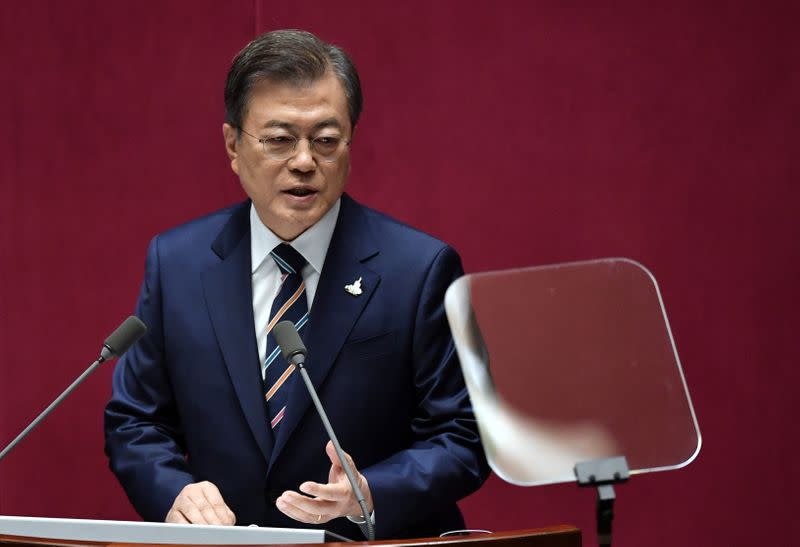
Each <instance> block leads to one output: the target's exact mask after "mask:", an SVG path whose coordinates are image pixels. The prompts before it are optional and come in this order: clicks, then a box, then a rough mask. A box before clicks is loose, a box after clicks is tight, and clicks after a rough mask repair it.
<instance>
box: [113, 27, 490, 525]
mask: <svg viewBox="0 0 800 547" xmlns="http://www.w3.org/2000/svg"><path fill="white" fill-rule="evenodd" d="M225 105H226V121H225V124H224V125H223V134H224V138H225V147H226V151H227V154H228V157H229V159H230V162H231V168H232V169H233V171H234V172H235V173H236V174H237V175H238V176H239V179H240V181H241V184H242V187H243V188H244V190H245V192H246V193H247V195H248V196H249V198H250V199H248V200H247V201H246V202H244V203H242V204H240V205H237V206H233V207H230V208H228V209H224V210H222V211H219V212H216V213H213V214H211V215H209V216H206V217H204V218H201V219H198V220H195V221H193V222H190V223H188V224H186V225H183V226H180V227H178V228H175V229H173V230H170V231H168V232H166V233H164V234H161V235H159V236H157V237H156V238H154V239H153V241H152V242H151V244H150V247H149V250H148V255H147V263H146V271H145V279H144V283H143V285H142V291H141V294H140V296H139V301H138V305H137V315H139V317H140V318H141V319H142V320H143V321H144V322H145V323H146V324H147V325H148V327H149V330H148V333H147V335H146V336H145V338H143V339H142V340H141V341H140V342H139V343H138V344H137V345H136V346H134V348H132V349H131V350H130V351H129V352H128V353H127V354H126V356H125V357H124V358H123V359H121V360H120V362H119V364H118V365H117V368H116V369H115V372H114V381H113V395H112V399H111V401H110V402H109V404H108V406H107V408H106V414H105V423H106V426H105V429H106V452H107V454H108V456H109V459H110V466H111V468H112V470H113V471H114V473H115V474H116V475H117V477H118V478H119V480H120V482H121V483H122V485H123V487H124V489H125V491H126V492H127V494H128V496H129V498H130V500H131V501H132V503H133V504H134V506H135V507H136V509H137V511H138V512H139V513H140V514H141V515H142V517H143V518H145V519H147V520H166V521H168V522H183V523H186V522H191V523H204V524H233V523H234V522H235V523H237V524H244V525H248V524H259V525H262V526H263V525H268V526H285V527H291V526H297V525H298V523H303V525H306V526H321V527H324V528H326V529H329V530H332V531H335V532H338V533H340V534H342V535H345V536H349V537H357V535H358V533H359V530H358V528H357V525H356V522H357V519H358V518H359V516H360V515H361V511H360V509H359V506H358V504H357V502H356V500H355V497H354V494H353V492H352V488H351V487H350V484H349V483H348V481H347V479H346V477H345V475H344V473H343V471H342V467H341V462H340V461H339V459H338V458H337V457H336V454H335V452H334V451H333V449H332V446H331V445H330V443H329V442H327V435H326V433H325V430H324V429H323V426H322V423H321V421H320V419H319V417H318V416H317V414H316V412H315V410H314V408H313V407H312V405H311V404H310V397H309V395H308V393H307V391H306V388H305V385H304V383H303V382H302V381H301V378H299V377H298V374H296V373H294V371H293V368H292V367H288V366H287V364H286V363H282V362H281V361H282V359H280V357H277V358H276V357H275V356H276V355H277V350H276V349H275V341H274V339H273V337H272V335H271V334H270V332H271V328H272V326H273V325H274V323H275V322H277V320H278V319H279V318H280V317H281V314H285V317H288V316H289V314H290V313H292V310H295V311H297V310H299V312H298V316H297V317H298V319H296V320H294V319H293V321H295V322H296V325H297V327H298V330H299V332H300V334H301V336H302V338H303V340H304V343H305V344H306V346H307V348H308V352H309V356H308V359H307V362H306V366H307V370H308V372H309V374H310V377H311V379H312V382H313V384H314V385H315V387H316V388H317V390H318V392H319V396H320V399H321V400H322V403H323V405H324V406H325V408H326V410H327V412H328V415H329V418H330V420H331V423H332V425H333V427H334V430H335V431H336V432H337V435H338V436H339V439H340V441H341V444H342V446H343V447H344V449H345V450H346V451H347V452H348V455H347V458H349V459H350V460H351V461H352V462H353V463H354V466H355V468H356V469H357V472H356V475H357V480H358V482H359V484H360V487H361V489H362V490H363V491H364V493H365V497H366V501H367V505H368V510H369V511H370V513H371V514H370V515H369V518H371V519H372V520H373V522H374V523H375V528H376V535H377V537H379V538H381V537H383V538H387V537H413V536H417V537H419V536H425V535H432V534H437V533H440V532H442V531H445V530H448V529H456V528H461V527H463V524H464V523H463V519H462V517H461V514H460V512H459V510H458V508H457V506H456V501H457V500H458V499H460V498H462V497H464V496H466V495H468V494H469V493H471V492H473V491H474V490H476V489H477V488H478V487H479V486H480V484H481V483H482V481H483V480H484V479H485V478H486V475H487V472H488V471H487V466H486V462H485V459H484V457H483V453H482V449H481V446H480V441H479V438H478V434H477V428H476V424H475V421H474V417H473V415H472V411H471V406H470V403H469V399H468V396H467V393H466V390H465V387H464V382H463V378H462V377H461V372H460V370H459V366H458V362H457V357H456V355H455V352H454V349H453V343H452V339H451V337H450V333H449V329H448V326H447V322H446V318H445V314H444V307H443V298H444V292H445V290H446V289H447V287H448V286H449V284H450V283H451V282H452V281H453V280H454V279H456V278H457V277H458V276H459V275H461V273H462V270H461V264H460V260H459V258H458V255H457V254H456V253H455V252H454V251H453V250H452V249H451V248H450V247H448V246H447V245H445V244H443V243H442V242H440V241H437V240H436V239H434V238H432V237H430V236H427V235H425V234H423V233H421V232H419V231H416V230H414V229H412V228H410V227H408V226H405V225H403V224H400V223H398V222H396V221H394V220H391V219H389V218H388V217H386V216H384V215H382V214H380V213H378V212H376V211H373V210H370V209H368V208H366V207H363V206H361V205H359V204H358V203H356V202H355V201H353V200H352V199H351V198H350V197H348V196H347V195H346V194H344V193H343V192H344V187H345V183H346V180H347V176H348V172H349V167H350V164H349V148H350V145H351V142H352V139H353V130H354V128H355V125H356V122H357V120H358V116H359V114H360V111H361V91H360V84H359V80H358V75H357V73H356V70H355V67H354V66H353V64H352V62H351V61H350V59H349V58H348V57H347V56H346V54H344V52H343V51H341V50H340V49H338V48H336V47H335V46H332V45H329V44H325V43H323V42H321V41H319V40H318V39H317V38H316V37H314V36H313V35H311V34H309V33H305V32H300V31H276V32H272V33H267V34H265V35H263V36H261V37H259V38H257V39H256V40H254V41H253V42H251V43H250V44H248V45H247V46H246V47H245V48H244V49H243V50H242V51H241V52H240V53H239V55H238V56H237V57H236V59H235V60H234V62H233V65H232V67H231V69H230V72H229V74H228V80H227V83H226V88H225ZM284 253H289V254H284ZM293 260H296V261H297V262H293ZM292 283H296V285H294V287H296V290H295V288H292V286H291V284H292ZM287 290H288V292H289V293H292V292H293V291H294V292H293V293H292V296H291V297H290V298H288V299H285V300H282V299H284V298H285V296H282V295H284V293H285V292H286V291H287ZM276 367H281V368H276ZM275 371H277V372H278V373H280V375H279V377H277V378H278V380H270V377H271V375H272V374H274V373H275ZM273 378H275V376H273ZM276 400H277V401H278V402H277V403H276ZM265 402H266V404H265ZM342 517H347V518H342Z"/></svg>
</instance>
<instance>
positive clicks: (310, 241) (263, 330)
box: [250, 198, 341, 378]
mask: <svg viewBox="0 0 800 547" xmlns="http://www.w3.org/2000/svg"><path fill="white" fill-rule="evenodd" d="M340 206H341V198H340V199H338V200H336V203H334V204H333V207H331V208H330V210H329V211H328V212H327V213H325V216H323V217H322V218H321V219H319V221H317V223H316V224H314V225H313V226H312V227H311V228H309V229H308V230H306V231H305V232H303V233H302V234H300V235H299V236H297V237H296V238H295V239H294V240H293V241H283V240H282V239H281V238H279V237H278V236H277V235H275V233H274V232H273V231H272V230H270V229H269V228H267V227H266V226H265V225H264V223H263V222H261V218H260V217H259V216H258V213H257V212H256V208H255V206H254V205H252V204H251V205H250V258H251V264H252V270H251V274H252V280H253V319H254V320H255V326H256V340H257V341H258V358H259V361H260V362H261V376H262V378H263V376H264V361H265V360H266V358H267V355H266V353H267V324H268V323H269V315H270V312H271V311H272V302H273V300H275V297H276V296H278V291H280V287H281V271H280V269H279V268H278V265H277V264H275V260H274V259H273V258H272V257H271V256H270V252H272V250H273V249H274V248H275V247H277V246H278V245H280V244H281V243H288V244H289V245H291V246H292V247H294V250H295V251H297V252H298V253H300V254H301V255H303V258H305V259H306V265H305V266H304V267H303V270H302V272H300V274H301V275H302V276H303V281H305V284H306V298H307V299H308V310H309V312H310V311H311V304H312V303H313V302H314V295H315V294H316V292H317V285H318V284H319V276H320V274H321V273H322V267H323V266H324V265H325V256H326V255H327V254H328V245H330V243H331V237H333V229H334V228H335V227H336V220H337V219H338V218H339V208H340Z"/></svg>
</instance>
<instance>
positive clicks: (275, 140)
mask: <svg viewBox="0 0 800 547" xmlns="http://www.w3.org/2000/svg"><path fill="white" fill-rule="evenodd" d="M264 140H265V141H266V142H267V144H276V145H280V144H290V143H292V141H294V138H292V137H288V136H286V135H275V136H274V137H266V138H265V139H264Z"/></svg>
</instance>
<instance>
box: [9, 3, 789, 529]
mask: <svg viewBox="0 0 800 547" xmlns="http://www.w3.org/2000/svg"><path fill="white" fill-rule="evenodd" d="M29 4H30V5H29ZM581 4H583V5H581ZM660 4H661V5H660V6H653V5H651V3H638V2H628V3H627V5H625V6H624V7H621V6H619V5H616V6H615V7H613V8H608V7H603V8H601V7H596V6H595V3H592V2H583V3H580V2H579V3H561V2H463V1H462V2H458V1H446V2H445V1H440V2H420V1H412V2H402V3H400V2H398V3H395V4H377V5H376V4H373V3H347V2H330V1H328V2H318V1H310V0H309V1H306V2H295V3H289V2H274V1H266V0H264V1H255V2H253V1H246V2H245V1H239V2H224V3H223V2H214V1H210V0H209V1H204V2H201V1H192V2H173V3H162V2H158V3H156V2H152V3H137V2H134V3H130V2H128V3H120V2H86V1H82V2H52V3H47V4H42V3H36V4H34V3H25V2H16V3H6V4H4V5H3V7H2V11H1V12H0V14H1V17H0V46H2V48H1V49H0V51H2V67H3V70H2V74H3V84H2V86H1V87H0V109H2V110H1V111H0V112H2V114H1V115H0V119H2V120H3V122H4V123H3V126H4V127H5V130H4V131H3V132H2V137H1V138H2V146H0V226H1V227H2V229H1V230H0V261H1V262H0V276H1V277H0V281H1V283H0V444H5V442H7V441H8V440H10V439H11V438H12V437H13V436H14V435H16V433H17V432H18V431H19V430H20V429H21V428H22V427H23V425H24V424H25V423H27V422H28V421H29V420H30V419H32V418H33V417H34V416H35V415H36V414H37V413H38V412H39V411H40V410H41V409H42V408H43V407H44V406H45V405H46V404H47V403H48V402H49V401H50V400H51V399H52V398H53V397H54V396H55V395H56V394H57V393H59V392H60V391H61V390H62V389H63V388H64V387H65V386H66V385H67V384H68V383H69V382H70V381H71V380H72V378H74V377H75V376H76V375H77V374H78V373H80V372H81V371H82V370H83V368H84V367H85V366H86V365H87V364H88V363H89V361H91V360H92V359H93V358H94V356H95V355H96V352H97V351H98V349H99V348H98V346H99V342H100V341H101V340H102V338H103V337H104V336H105V334H106V333H107V332H109V331H110V330H111V329H112V328H113V327H115V326H116V324H117V323H118V322H119V321H120V320H121V318H122V317H124V316H125V315H126V314H128V313H130V311H131V310H132V308H133V304H134V300H135V297H136V294H137V291H138V285H139V282H140V280H141V275H142V265H143V260H144V252H145V246H146V243H147V241H148V240H149V239H150V238H151V237H152V235H154V234H155V233H157V232H159V231H161V230H164V229H166V228H168V227H169V226H172V225H175V224H177V223H180V222H182V221H185V220H187V219H189V218H191V217H193V216H196V215H199V214H201V213H203V212H206V211H210V210H212V209H215V208H218V207H220V206H222V205H224V204H227V203H230V202H234V201H237V200H239V199H240V198H241V196H242V193H241V190H240V189H239V187H238V183H237V181H236V179H235V177H234V176H233V175H232V174H231V173H230V172H229V169H228V167H227V165H226V159H225V156H224V151H223V143H222V134H221V124H222V112H223V111H222V86H223V81H224V77H225V73H226V70H227V66H228V64H229V62H230V60H231V58H232V57H233V55H234V54H235V53H236V52H237V51H238V49H239V48H240V47H241V46H242V45H243V44H244V43H245V42H246V41H247V40H248V39H250V38H251V37H253V36H254V35H255V33H256V32H261V31H265V30H269V29H275V28H282V27H301V28H305V29H308V30H311V31H313V32H316V33H318V34H319V35H320V36H322V37H323V38H325V39H327V40H331V41H334V42H336V43H339V44H341V45H343V46H344V47H345V48H346V49H348V50H349V51H350V52H352V55H353V57H354V59H355V61H356V63H357V64H358V66H359V68H360V70H361V74H362V78H363V85H364V91H365V96H366V109H365V113H364V116H363V118H362V120H363V121H362V122H361V124H360V125H359V128H358V131H357V133H356V140H355V143H354V145H353V174H352V178H351V184H350V188H349V190H350V192H351V193H352V194H353V195H354V196H355V197H356V198H357V199H360V200H362V201H364V202H366V203H368V204H370V205H372V206H374V207H377V208H379V209H382V210H384V211H386V212H388V213H390V214H392V215H394V216H396V217H398V218H400V219H402V220H404V221H407V222H409V223H411V224H414V225H416V226H419V227H420V228H422V229H425V230H427V231H429V232H431V233H433V234H435V235H437V236H439V237H441V238H443V239H445V240H447V241H449V242H451V243H452V244H453V245H455V246H456V248H457V249H459V250H460V252H461V253H462V256H463V258H464V263H465V266H466V269H467V270H468V271H481V270H487V269H498V268H508V267H514V266H527V265H534V264H546V263H553V262H560V261H567V260H576V259H585V258H594V257H602V256H629V257H632V258H635V259H637V260H640V261H641V262H643V263H644V264H646V265H647V266H649V267H650V268H651V269H652V271H653V272H654V273H655V275H656V276H657V278H658V279H659V281H660V286H661V289H662V291H663V296H664V299H665V303H666V306H667V311H668V313H669V316H670V319H671V322H672V327H673V331H674V335H675V338H676V342H677V346H678V350H679V353H680V354H681V357H682V360H683V364H684V370H685V374H686V378H687V381H688V384H689V387H690V390H691V391H692V394H693V398H694V403H695V409H696V411H697V414H698V418H699V422H700V427H701V430H702V433H703V441H704V445H703V449H702V451H701V454H700V456H699V458H698V459H697V460H696V461H695V462H694V463H693V464H692V465H690V466H689V467H688V468H686V469H684V470H681V471H676V472H667V473H658V474H653V475H649V476H640V477H636V478H635V479H634V480H632V481H631V482H630V483H629V484H627V485H625V486H622V487H620V488H619V489H618V495H619V501H618V518H617V519H616V521H615V529H616V536H617V537H618V539H619V541H620V544H623V545H712V544H713V545H760V544H764V545H766V544H774V545H788V544H790V543H794V542H795V541H796V539H794V538H795V537H796V536H797V535H798V532H800V529H798V524H797V522H798V519H797V518H795V517H796V515H795V511H794V508H793V507H792V504H791V502H790V500H791V499H792V498H793V496H794V495H796V492H797V489H798V488H800V477H798V471H797V469H798V466H797V464H796V458H797V452H798V448H799V447H798V440H797V434H796V433H791V432H790V431H796V427H790V424H791V423H793V421H794V418H793V417H792V416H793V415H794V412H796V405H795V404H794V397H795V393H794V392H795V386H796V384H797V381H798V372H797V361H798V358H800V349H798V342H797V339H798V337H797V335H796V332H797V331H798V328H800V319H798V314H797V305H798V301H799V298H798V297H800V290H798V286H797V282H798V280H800V275H798V274H800V253H799V252H798V244H797V239H798V235H800V233H798V232H799V230H798V221H797V218H796V217H797V210H798V197H800V192H798V180H797V179H798V167H800V162H798V159H797V152H796V150H797V146H798V144H799V143H800V130H799V129H798V128H800V119H798V118H800V104H798V103H799V102H800V101H799V99H798V97H800V72H799V71H798V59H799V58H800V48H799V47H798V41H797V39H796V21H797V15H798V13H797V12H798V10H797V9H796V8H794V6H793V5H792V4H791V3H786V5H785V6H781V5H779V4H777V3H775V2H761V3H756V2H751V3H739V4H738V5H736V6H727V5H723V6H716V7H712V6H706V5H704V4H699V3H684V4H681V5H678V4H675V3H674V2H661V3H660ZM110 373H111V367H106V368H105V369H102V370H100V371H99V372H98V373H97V374H95V375H94V376H93V377H92V378H90V379H89V380H88V382H87V383H86V384H85V385H84V386H83V387H82V388H81V390H80V391H79V392H77V393H75V394H74V396H73V397H72V398H71V399H70V400H69V401H67V402H66V403H65V404H64V405H63V407H62V408H60V409H59V410H58V412H57V413H56V414H55V415H53V416H52V417H51V418H50V420H49V421H48V422H47V423H46V424H44V425H42V426H41V428H40V429H39V430H37V431H36V432H35V433H34V434H32V435H31V436H30V438H29V439H28V440H27V441H26V443H25V444H24V445H22V446H20V447H19V448H18V449H17V450H15V451H14V452H13V453H12V454H11V455H10V456H9V457H8V458H7V459H6V460H4V461H3V462H2V463H0V513H3V514H16V515H38V516H63V517H94V518H135V515H134V513H133V512H132V510H131V509H130V508H129V506H128V504H127V501H126V499H125V497H124V494H123V493H122V491H121V490H120V488H119V487H118V486H117V485H116V482H115V480H114V478H113V477H112V476H111V474H110V473H109V472H108V471H107V468H106V462H105V457H104V456H103V453H102V408H103V405H104V402H105V400H106V398H107V397H108V394H109V389H110V388H109V382H110ZM532 457H535V455H532ZM593 499H594V498H593V494H592V493H591V492H589V491H578V490H577V488H575V487H573V486H571V485H563V486H552V487H543V488H535V489H523V488H518V487H512V486H509V485H506V484H503V483H501V482H500V481H499V480H497V479H496V478H494V477H493V478H492V479H490V480H489V482H488V483H487V484H486V486H485V487H484V488H483V489H482V490H481V491H480V492H479V493H477V494H476V495H474V496H472V497H471V498H469V499H468V500H466V501H465V502H464V503H463V507H464V510H465V512H466V514H467V517H468V521H469V524H470V525H472V526H475V527H486V528H492V529H509V528H521V527H533V526H540V525H547V524H554V523H560V522H570V523H575V524H577V525H579V526H581V527H582V528H584V529H585V530H586V532H587V533H586V538H587V545H588V544H589V541H590V538H591V541H593V534H592V531H591V528H592V526H593V520H592V519H593ZM787 538H793V539H787Z"/></svg>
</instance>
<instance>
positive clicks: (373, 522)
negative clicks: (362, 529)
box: [347, 511, 375, 526]
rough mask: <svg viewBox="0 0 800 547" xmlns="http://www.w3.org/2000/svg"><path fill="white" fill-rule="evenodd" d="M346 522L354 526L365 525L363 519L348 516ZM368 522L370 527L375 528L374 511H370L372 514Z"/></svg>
mask: <svg viewBox="0 0 800 547" xmlns="http://www.w3.org/2000/svg"><path fill="white" fill-rule="evenodd" d="M347 520H349V521H350V522H352V523H354V524H366V523H367V521H365V520H364V519H363V518H360V517H351V516H350V515H348V516H347ZM369 520H370V521H372V525H373V526H375V511H372V513H370V514H369Z"/></svg>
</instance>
